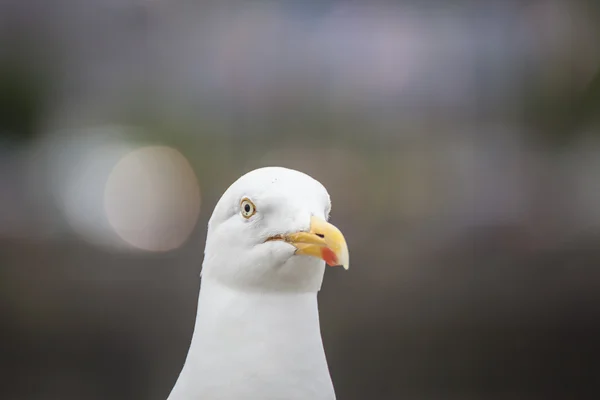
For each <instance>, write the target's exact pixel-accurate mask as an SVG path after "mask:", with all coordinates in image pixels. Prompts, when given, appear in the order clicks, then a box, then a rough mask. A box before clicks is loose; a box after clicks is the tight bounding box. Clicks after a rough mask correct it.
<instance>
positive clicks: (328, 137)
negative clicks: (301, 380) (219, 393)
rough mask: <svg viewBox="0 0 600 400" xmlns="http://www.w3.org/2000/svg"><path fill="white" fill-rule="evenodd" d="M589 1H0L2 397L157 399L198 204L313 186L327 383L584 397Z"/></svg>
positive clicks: (178, 315)
mask: <svg viewBox="0 0 600 400" xmlns="http://www.w3.org/2000/svg"><path fill="white" fill-rule="evenodd" d="M599 38H600V6H599V4H598V3H597V2H594V1H583V0H569V1H567V0H564V1H560V0H531V1H512V0H505V1H502V2H476V1H458V2H452V5H450V4H449V3H445V2H443V1H421V2H417V1H402V2H400V1H398V2H389V1H387V2H382V1H371V2H357V1H334V0H320V1H304V2H294V1H228V2H217V1H212V2H211V1H191V0H187V1H185V0H85V1H82V0H54V1H52V2H49V1H43V0H38V1H36V0H1V1H0V398H1V399H7V400H50V399H52V400H54V399H61V400H69V399H78V400H81V399H83V400H95V399H127V400H129V399H140V400H144V399H156V400H164V399H166V397H167V395H168V394H169V392H170V390H171V388H172V386H173V384H174V383H175V381H176V379H177V376H178V374H179V372H180V369H181V367H182V365H183V362H184V359H185V356H186V353H187V350H188V345H189V341H190V338H191V334H192V328H193V324H194V320H195V310H196V302H197V294H198V289H199V284H200V280H199V279H200V278H199V274H200V268H201V264H202V258H203V248H204V240H205V233H206V223H207V221H208V218H209V217H210V214H211V212H212V209H213V207H214V205H215V204H216V202H217V200H218V199H219V197H220V195H221V194H222V193H223V191H224V190H225V189H226V188H227V187H228V186H229V185H230V184H231V183H232V182H233V181H234V180H235V179H237V178H238V177H239V176H240V175H242V174H243V173H245V172H247V171H249V170H252V169H254V168H257V167H261V166H267V165H280V166H286V167H291V168H295V169H299V170H302V171H304V172H307V173H308V174H310V175H312V176H313V177H315V178H316V179H318V180H319V181H321V182H322V183H323V184H324V185H325V186H326V187H327V188H328V190H329V192H330V194H331V197H332V201H333V211H332V221H333V222H334V223H335V224H336V225H337V226H338V227H340V229H341V230H342V231H343V232H344V233H345V235H346V238H347V240H348V243H349V247H350V252H351V257H352V265H353V268H352V269H351V270H350V271H348V272H344V271H341V270H327V272H326V276H325V281H324V285H323V290H322V292H321V294H320V310H321V320H322V322H321V324H322V330H323V338H324V342H325V348H326V351H327V354H328V358H329V363H330V369H331V373H332V376H333V380H334V382H335V386H336V390H337V393H338V398H339V399H341V400H343V399H348V400H353V399H415V400H418V399H440V398H444V399H538V398H539V399H550V398H561V399H566V398H569V399H573V398H583V397H584V395H590V394H592V393H594V392H596V393H600V390H598V389H600V365H599V364H600V363H599V361H598V360H599V359H600V358H599V357H600V339H599V337H600V45H599V43H600V40H599Z"/></svg>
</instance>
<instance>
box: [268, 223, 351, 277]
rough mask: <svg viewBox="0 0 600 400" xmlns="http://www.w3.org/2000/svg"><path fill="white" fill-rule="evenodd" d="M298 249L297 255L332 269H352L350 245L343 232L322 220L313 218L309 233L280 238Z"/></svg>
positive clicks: (292, 234)
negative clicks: (318, 259)
mask: <svg viewBox="0 0 600 400" xmlns="http://www.w3.org/2000/svg"><path fill="white" fill-rule="evenodd" d="M273 239H280V240H284V241H285V242H287V243H290V244H291V245H293V246H294V247H296V254H298V255H306V256H312V257H317V258H320V259H322V260H324V261H325V262H326V263H327V265H329V266H331V267H336V266H342V267H344V269H348V268H349V267H350V258H349V254H348V245H347V244H346V239H345V238H344V235H342V232H340V230H339V229H338V228H336V227H335V226H333V225H332V224H330V223H329V222H327V221H324V220H322V219H321V218H317V217H311V219H310V230H309V231H308V232H296V233H290V234H288V235H283V236H281V237H278V238H273Z"/></svg>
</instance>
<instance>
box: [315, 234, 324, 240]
mask: <svg viewBox="0 0 600 400" xmlns="http://www.w3.org/2000/svg"><path fill="white" fill-rule="evenodd" d="M316 235H317V236H318V237H320V238H321V239H325V235H323V234H322V233H316Z"/></svg>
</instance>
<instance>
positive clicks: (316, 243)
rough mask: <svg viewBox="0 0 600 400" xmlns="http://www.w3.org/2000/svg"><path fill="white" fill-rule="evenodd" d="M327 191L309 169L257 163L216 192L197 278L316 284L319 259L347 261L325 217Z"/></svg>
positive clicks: (249, 284) (249, 286) (309, 287)
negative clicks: (217, 199) (310, 173)
mask: <svg viewBox="0 0 600 400" xmlns="http://www.w3.org/2000/svg"><path fill="white" fill-rule="evenodd" d="M330 211H331V202H330V198H329V194H328V192H327V190H326V189H325V187H324V186H323V185H322V184H321V183H319V182H318V181H317V180H315V179H313V178H312V177H310V176H308V175H306V174H304V173H302V172H298V171H295V170H291V169H287V168H281V167H266V168H259V169H256V170H254V171H251V172H248V173H247V174H245V175H243V176H242V177H240V178H239V179H238V180H237V181H235V182H234V183H233V184H232V185H231V186H230V187H229V188H228V189H227V190H226V191H225V193H224V194H223V196H222V197H221V199H220V200H219V202H218V203H217V205H216V207H215V209H214V211H213V214H212V216H211V218H210V221H209V223H208V234H207V239H206V247H205V251H204V263H203V266H202V279H203V281H218V282H220V283H221V284H224V285H227V286H230V287H235V288H238V289H242V290H259V291H284V292H285V291H291V292H317V291H319V289H320V287H321V284H322V281H323V274H324V271H325V266H326V265H329V266H342V267H343V268H345V269H348V267H349V255H348V247H347V245H346V240H345V239H344V236H343V235H342V233H341V232H340V231H339V229H337V228H336V227H335V226H334V225H332V224H331V223H329V222H327V221H328V219H329V213H330Z"/></svg>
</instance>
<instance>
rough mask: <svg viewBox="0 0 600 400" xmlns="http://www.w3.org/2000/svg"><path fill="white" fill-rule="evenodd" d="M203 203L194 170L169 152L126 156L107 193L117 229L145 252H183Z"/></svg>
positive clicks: (151, 149) (157, 148) (141, 151)
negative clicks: (182, 249) (177, 250)
mask: <svg viewBox="0 0 600 400" xmlns="http://www.w3.org/2000/svg"><path fill="white" fill-rule="evenodd" d="M200 203H201V200H200V187H199V184H198V180H197V178H196V175H195V173H194V171H193V169H192V167H191V165H190V164H189V163H188V161H187V159H186V158H185V157H184V156H183V155H182V154H181V153H180V152H179V151H177V150H175V149H173V148H170V147H166V146H148V147H143V148H139V149H136V150H133V151H131V152H129V153H128V154H126V155H125V156H123V157H122V158H121V159H120V160H119V161H118V162H117V163H116V165H115V166H114V168H113V169H112V171H111V173H110V174H109V176H108V180H107V182H106V185H105V189H104V209H105V212H106V216H107V218H108V221H109V223H110V225H111V226H112V228H113V229H114V230H115V232H116V233H117V235H119V237H120V238H121V239H122V240H123V241H125V242H127V243H128V244H129V245H131V246H134V247H135V248H138V249H142V250H146V251H169V250H173V249H176V248H178V247H180V246H181V245H182V244H183V243H184V242H185V241H186V240H187V239H188V237H189V236H190V234H191V233H192V231H193V229H194V227H195V225H196V222H197V220H198V216H199V214H200Z"/></svg>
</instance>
